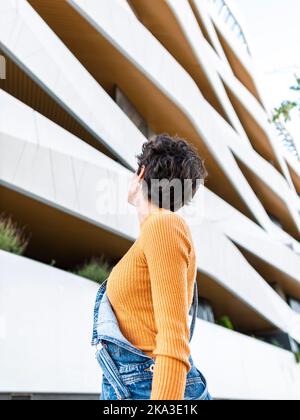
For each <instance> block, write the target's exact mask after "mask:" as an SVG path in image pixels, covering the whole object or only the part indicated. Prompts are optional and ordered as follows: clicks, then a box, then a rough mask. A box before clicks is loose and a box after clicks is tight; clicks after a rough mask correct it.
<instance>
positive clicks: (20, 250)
mask: <svg viewBox="0 0 300 420" xmlns="http://www.w3.org/2000/svg"><path fill="white" fill-rule="evenodd" d="M27 245H28V239H27V238H26V237H25V234H24V229H21V228H20V227H19V226H18V225H17V224H16V223H15V222H14V221H13V220H12V219H11V218H10V217H5V216H4V215H3V214H2V215H0V250H2V251H6V252H11V253H13V254H16V255H23V254H24V252H25V250H26V248H27Z"/></svg>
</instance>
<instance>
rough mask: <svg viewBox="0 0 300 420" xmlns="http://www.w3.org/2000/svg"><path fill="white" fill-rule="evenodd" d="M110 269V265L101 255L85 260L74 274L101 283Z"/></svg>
mask: <svg viewBox="0 0 300 420" xmlns="http://www.w3.org/2000/svg"><path fill="white" fill-rule="evenodd" d="M110 271H111V270H110V265H109V264H108V262H107V261H106V260H105V258H104V257H103V256H102V257H100V258H92V259H91V260H90V261H87V262H86V263H85V264H83V265H82V266H81V267H79V268H78V269H77V270H76V271H75V273H74V274H77V275H78V276H81V277H85V278H86V279H89V280H92V281H95V282H96V283H100V284H101V283H103V281H104V280H105V279H106V278H107V277H108V275H109V273H110Z"/></svg>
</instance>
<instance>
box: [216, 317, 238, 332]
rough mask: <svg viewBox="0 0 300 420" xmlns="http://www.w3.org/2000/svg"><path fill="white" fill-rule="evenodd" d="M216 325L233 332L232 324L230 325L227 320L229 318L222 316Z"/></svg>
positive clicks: (230, 322) (229, 320) (229, 321)
mask: <svg viewBox="0 0 300 420" xmlns="http://www.w3.org/2000/svg"><path fill="white" fill-rule="evenodd" d="M218 324H219V325H220V326H221V327H224V328H227V329H228V330H232V331H234V326H233V323H232V321H231V319H230V318H229V316H223V317H222V318H220V320H219V322H218Z"/></svg>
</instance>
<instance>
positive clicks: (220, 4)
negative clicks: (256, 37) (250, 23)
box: [211, 0, 251, 55]
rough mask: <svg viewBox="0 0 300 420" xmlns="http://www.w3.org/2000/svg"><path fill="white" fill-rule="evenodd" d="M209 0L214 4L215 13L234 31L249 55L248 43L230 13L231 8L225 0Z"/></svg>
mask: <svg viewBox="0 0 300 420" xmlns="http://www.w3.org/2000/svg"><path fill="white" fill-rule="evenodd" d="M211 2H212V3H213V4H214V5H215V6H216V9H217V13H218V15H219V16H220V18H221V19H222V20H223V21H224V22H225V23H226V24H227V26H228V27H229V28H230V30H231V31H232V32H233V33H234V35H235V36H236V37H237V39H238V40H239V41H240V43H241V45H242V46H243V48H244V49H245V51H247V53H248V54H249V55H251V52H250V48H249V44H248V42H247V39H246V37H245V34H244V31H243V29H242V27H241V25H240V24H239V22H238V20H237V19H236V17H235V16H234V14H233V13H232V11H231V9H230V8H229V6H228V5H227V3H226V2H225V0H211Z"/></svg>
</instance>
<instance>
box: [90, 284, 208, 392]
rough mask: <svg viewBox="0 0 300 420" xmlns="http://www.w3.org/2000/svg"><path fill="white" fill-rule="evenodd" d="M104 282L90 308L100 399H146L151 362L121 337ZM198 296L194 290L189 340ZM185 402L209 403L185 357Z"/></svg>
mask: <svg viewBox="0 0 300 420" xmlns="http://www.w3.org/2000/svg"><path fill="white" fill-rule="evenodd" d="M106 284H107V280H105V282H104V283H102V285H101V286H100V288H99V291H98V293H97V297H96V303H95V308H94V326H93V338H92V345H95V346H97V352H96V359H97V361H98V363H99V365H100V367H101V369H102V372H103V376H102V391H101V395H100V400H150V396H151V387H152V378H153V365H154V363H155V359H154V358H151V357H149V356H148V355H147V354H146V353H144V352H143V351H142V350H140V349H138V348H137V347H135V346H133V344H132V343H130V342H129V341H128V340H127V338H126V337H124V335H123V334H122V332H121V330H120V328H119V324H118V321H117V318H116V316H115V314H114V311H113V309H112V306H111V305H110V302H109V299H108V296H107V294H106ZM195 295H196V298H195ZM197 298H198V293H197V289H196V288H195V293H194V301H193V305H192V311H193V317H192V324H191V329H190V339H191V338H192V336H193V332H194V328H195V321H196V310H197V305H198V300H196V299H197ZM189 360H190V364H191V369H190V370H189V372H188V374H187V381H186V388H185V394H184V399H185V400H211V399H212V398H211V397H210V395H209V393H208V388H207V383H206V379H205V378H204V376H203V375H202V373H201V372H200V370H199V369H198V368H197V367H196V366H195V364H194V362H193V359H192V356H190V357H189Z"/></svg>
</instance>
